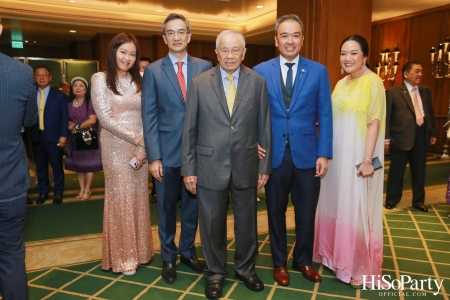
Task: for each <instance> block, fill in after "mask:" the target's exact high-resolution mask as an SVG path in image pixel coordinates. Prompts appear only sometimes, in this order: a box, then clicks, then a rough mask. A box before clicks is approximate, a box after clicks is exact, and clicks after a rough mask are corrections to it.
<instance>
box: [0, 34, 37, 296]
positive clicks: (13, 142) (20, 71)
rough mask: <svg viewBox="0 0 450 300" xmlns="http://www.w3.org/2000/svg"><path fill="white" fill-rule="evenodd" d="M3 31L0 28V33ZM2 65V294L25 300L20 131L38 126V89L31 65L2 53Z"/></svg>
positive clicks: (25, 180)
mask: <svg viewBox="0 0 450 300" xmlns="http://www.w3.org/2000/svg"><path fill="white" fill-rule="evenodd" d="M2 29H3V27H2V25H0V34H1V32H2ZM0 66H1V68H0V112H1V113H2V116H1V118H0V132H1V133H2V134H0V165H1V168H0V178H1V179H2V180H1V181H0V191H1V193H0V295H1V296H2V297H3V299H4V300H10V299H18V300H25V299H28V285H27V274H26V270H25V244H24V242H23V236H22V229H23V222H24V218H25V210H26V202H27V189H28V188H29V187H30V180H29V177H28V162H27V154H26V151H25V145H24V143H23V141H22V135H21V129H22V126H25V127H30V126H32V125H33V124H34V123H36V120H37V107H36V87H35V85H34V81H33V70H32V69H31V68H30V67H29V66H27V65H25V64H23V63H21V62H19V61H17V60H14V59H12V58H11V57H9V56H6V55H4V54H2V53H0Z"/></svg>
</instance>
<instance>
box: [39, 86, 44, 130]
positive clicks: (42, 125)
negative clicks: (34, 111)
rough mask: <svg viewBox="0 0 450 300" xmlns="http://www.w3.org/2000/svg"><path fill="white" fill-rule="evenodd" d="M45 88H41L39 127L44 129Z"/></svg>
mask: <svg viewBox="0 0 450 300" xmlns="http://www.w3.org/2000/svg"><path fill="white" fill-rule="evenodd" d="M44 101H45V98H44V90H41V96H40V97H39V129H40V130H44V105H45V103H44Z"/></svg>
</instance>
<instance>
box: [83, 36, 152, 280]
mask: <svg viewBox="0 0 450 300" xmlns="http://www.w3.org/2000/svg"><path fill="white" fill-rule="evenodd" d="M107 60H108V61H107V71H106V72H99V73H96V74H94V75H93V76H92V79H91V82H92V103H93V104H94V108H95V111H96V113H97V116H98V119H99V121H100V124H101V126H102V132H101V143H102V149H101V150H102V162H103V169H104V173H105V208H104V214H103V255H102V269H104V270H109V269H111V268H112V270H113V272H122V273H123V274H124V275H134V274H135V272H136V269H137V267H138V265H139V264H146V263H148V262H149V261H150V259H151V258H152V256H153V254H154V251H153V242H152V232H151V224H150V207H149V201H148V170H147V168H146V167H145V166H144V167H142V165H143V163H144V161H145V160H146V157H147V156H146V154H145V147H144V138H143V136H142V132H143V129H142V119H141V82H142V80H141V76H140V74H139V46H138V43H137V40H136V38H135V37H134V36H133V35H130V34H127V33H121V34H118V35H116V36H115V37H114V38H113V39H112V41H111V43H110V45H109V49H108V59H107ZM134 156H135V157H136V158H137V161H138V168H137V169H136V170H135V169H134V168H132V167H131V166H130V164H129V162H130V160H131V158H132V157H134Z"/></svg>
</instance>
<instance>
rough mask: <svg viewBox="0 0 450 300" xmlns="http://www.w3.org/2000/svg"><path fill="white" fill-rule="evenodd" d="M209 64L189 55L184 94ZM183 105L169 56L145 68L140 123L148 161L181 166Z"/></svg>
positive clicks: (208, 67)
mask: <svg viewBox="0 0 450 300" xmlns="http://www.w3.org/2000/svg"><path fill="white" fill-rule="evenodd" d="M210 68H211V66H210V64H209V63H208V62H206V61H204V60H201V59H198V58H195V57H192V56H188V59H187V91H189V87H190V82H191V80H192V78H193V77H194V76H196V75H198V74H200V73H202V72H204V71H206V70H208V69H210ZM185 111H186V103H185V102H184V99H183V95H182V93H181V89H180V84H179V83H178V79H177V75H176V73H175V70H174V68H173V65H172V62H171V60H170V58H169V56H166V57H165V58H163V59H160V60H158V61H155V62H154V63H151V64H150V65H148V66H147V67H146V68H145V72H144V78H143V85H142V120H143V125H144V139H145V149H146V152H147V157H148V161H149V162H152V161H154V160H157V159H160V160H161V162H162V164H163V165H164V166H168V167H180V166H181V137H182V135H183V124H184V114H185Z"/></svg>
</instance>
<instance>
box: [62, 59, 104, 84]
mask: <svg viewBox="0 0 450 300" xmlns="http://www.w3.org/2000/svg"><path fill="white" fill-rule="evenodd" d="M64 68H65V71H66V73H65V75H66V81H67V82H69V83H70V81H71V80H72V78H74V77H78V76H79V77H83V78H84V79H86V80H87V81H88V82H89V83H90V81H91V77H92V75H93V74H94V73H97V72H98V68H99V67H98V61H96V60H79V59H65V60H64Z"/></svg>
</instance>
